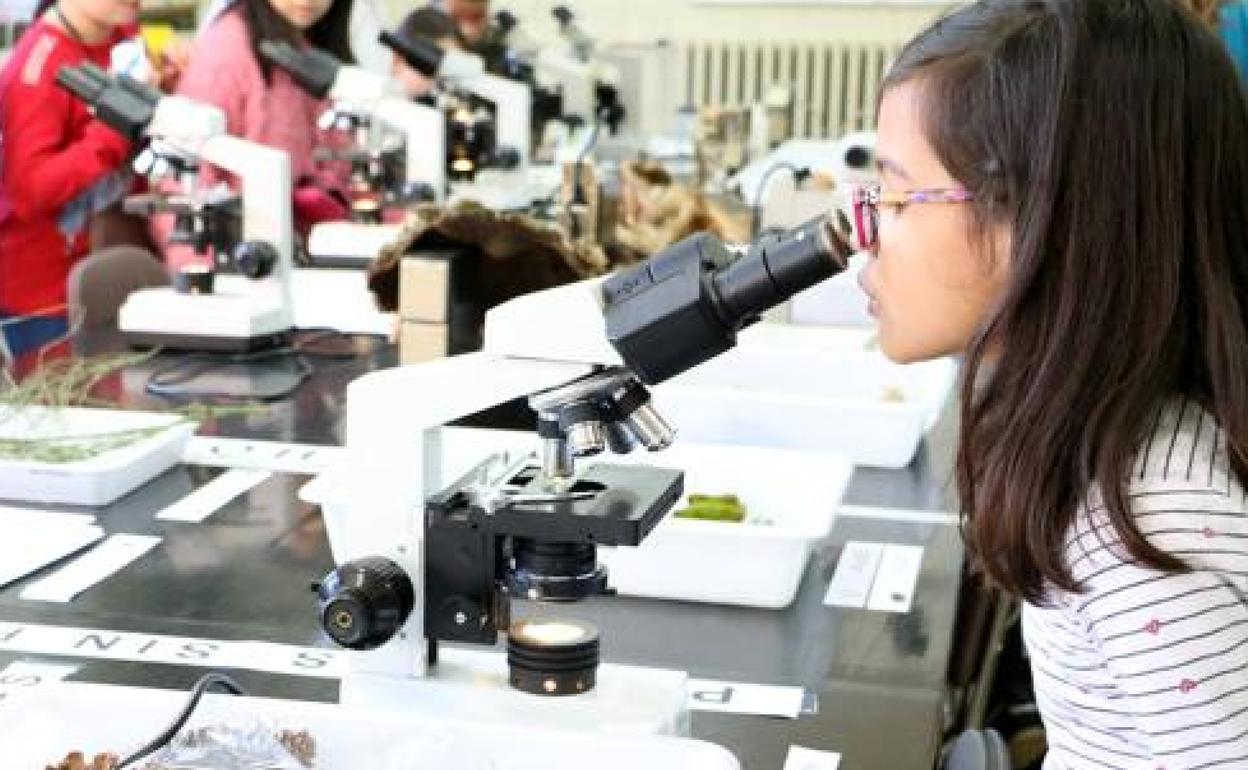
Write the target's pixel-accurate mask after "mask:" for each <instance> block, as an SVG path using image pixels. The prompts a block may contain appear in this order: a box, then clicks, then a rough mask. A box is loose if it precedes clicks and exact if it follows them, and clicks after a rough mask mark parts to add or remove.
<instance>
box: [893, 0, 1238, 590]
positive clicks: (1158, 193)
mask: <svg viewBox="0 0 1248 770" xmlns="http://www.w3.org/2000/svg"><path fill="white" fill-rule="evenodd" d="M907 81H914V82H916V83H919V84H920V88H921V93H922V94H923V98H924V104H925V110H924V112H925V114H924V124H925V134H926V136H927V138H928V140H929V141H930V142H931V144H932V146H933V147H934V148H935V149H936V151H937V153H938V155H939V156H940V158H941V160H942V162H943V164H944V166H945V167H946V168H947V169H948V170H949V171H950V172H951V173H952V174H953V176H954V177H955V178H956V179H957V180H958V181H959V182H961V183H962V184H964V185H966V187H967V188H968V189H970V190H971V191H973V192H974V194H975V196H976V198H975V203H974V204H972V206H973V208H972V211H973V212H974V216H973V220H974V221H975V222H976V225H975V226H973V229H975V230H976V231H977V232H979V233H980V234H985V235H986V227H987V226H988V225H991V224H994V223H1002V222H1004V223H1007V224H1008V225H1009V226H1010V227H1011V231H1012V235H1013V237H1012V244H1011V253H1010V254H1009V255H1008V259H1009V260H1010V262H1009V270H1010V278H1009V280H1008V285H1007V287H1006V289H1005V290H1004V294H1003V297H1002V298H1001V299H1000V302H999V304H998V305H997V306H996V307H995V308H994V309H993V311H992V312H991V313H990V314H989V317H988V318H987V319H986V320H985V321H984V323H983V324H982V326H981V328H980V329H979V330H978V333H977V334H976V336H975V338H974V340H973V341H972V342H971V343H970V346H969V349H968V350H967V352H966V366H965V370H966V380H965V383H964V385H963V389H962V393H961V415H962V434H961V438H960V443H959V447H958V458H957V471H956V474H957V482H958V491H959V493H960V495H961V504H962V507H963V511H964V514H965V524H964V535H965V538H966V542H967V545H968V549H969V552H970V554H971V556H972V560H973V563H974V564H975V565H976V566H978V567H979V568H980V569H981V570H982V571H983V572H984V573H986V575H987V576H988V578H989V579H990V580H991V581H992V582H994V583H995V584H997V585H999V586H1001V587H1003V588H1005V589H1007V590H1010V591H1013V592H1015V593H1018V594H1021V595H1022V596H1024V597H1025V598H1027V599H1028V600H1030V601H1033V602H1043V601H1045V599H1046V594H1045V589H1046V586H1048V585H1054V586H1057V587H1059V588H1061V589H1064V590H1067V591H1078V590H1079V588H1080V586H1079V585H1078V584H1077V583H1076V581H1075V580H1074V578H1073V576H1072V574H1071V571H1070V569H1069V565H1068V562H1067V559H1066V557H1065V544H1066V541H1067V538H1068V537H1069V534H1070V529H1071V526H1072V524H1073V522H1074V520H1075V516H1076V514H1077V510H1078V506H1079V505H1080V503H1081V502H1083V501H1085V500H1086V499H1087V498H1086V495H1088V494H1089V492H1090V491H1092V490H1099V492H1100V494H1101V496H1102V499H1103V503H1104V505H1105V507H1106V510H1107V514H1108V517H1109V520H1110V521H1111V523H1112V525H1113V529H1114V530H1115V533H1116V538H1117V539H1118V540H1119V541H1120V542H1121V544H1122V546H1123V547H1125V549H1126V551H1127V552H1128V553H1129V555H1130V557H1131V558H1132V559H1133V560H1134V561H1137V562H1139V563H1141V564H1143V565H1147V566H1149V567H1153V568H1156V569H1160V570H1166V571H1181V570H1183V569H1185V565H1184V564H1183V562H1181V561H1180V560H1179V559H1177V558H1176V557H1175V556H1173V555H1171V554H1167V553H1165V552H1164V551H1161V550H1159V549H1158V548H1156V547H1155V546H1153V545H1152V544H1150V543H1149V542H1148V541H1147V540H1146V539H1145V538H1144V537H1143V535H1142V534H1141V533H1140V531H1139V529H1138V528H1137V527H1136V526H1135V524H1134V523H1133V520H1132V514H1131V511H1130V508H1129V506H1128V503H1127V498H1126V494H1127V493H1126V490H1125V482H1126V480H1127V477H1128V474H1129V473H1130V472H1131V467H1132V463H1133V460H1134V459H1135V458H1136V456H1137V452H1138V451H1139V448H1140V445H1141V442H1142V440H1143V439H1144V437H1145V435H1146V434H1147V432H1148V431H1149V430H1150V429H1151V428H1152V425H1153V420H1154V418H1155V415H1156V414H1157V410H1158V409H1159V408H1160V407H1161V405H1162V404H1163V403H1164V402H1165V401H1166V400H1167V399H1168V398H1170V397H1173V396H1176V395H1183V396H1186V397H1188V398H1190V399H1192V400H1194V401H1195V402H1197V403H1199V404H1201V405H1202V406H1203V407H1204V408H1205V409H1207V410H1208V412H1209V413H1210V414H1211V415H1212V416H1213V417H1214V418H1215V419H1216V420H1217V421H1218V423H1219V425H1220V427H1221V429H1222V431H1223V435H1224V436H1225V439H1226V446H1225V447H1224V449H1225V451H1226V452H1227V456H1228V457H1229V461H1230V464H1231V468H1232V470H1233V472H1234V473H1235V474H1236V475H1237V476H1238V477H1239V478H1240V479H1241V480H1245V479H1248V335H1246V333H1245V322H1246V319H1245V310H1246V309H1248V105H1246V103H1245V96H1244V92H1243V91H1242V90H1241V87H1240V83H1239V80H1238V77H1237V74H1236V71H1235V69H1234V65H1233V64H1232V63H1231V61H1230V59H1229V58H1228V56H1227V54H1226V53H1225V52H1224V50H1223V48H1222V45H1221V44H1220V42H1219V41H1218V39H1217V38H1216V37H1214V35H1213V34H1211V33H1210V32H1209V30H1208V29H1207V28H1206V27H1205V26H1203V25H1202V24H1201V23H1200V22H1199V21H1197V20H1196V18H1195V17H1194V16H1193V15H1192V14H1191V13H1190V12H1189V11H1186V10H1184V9H1182V8H1180V7H1179V6H1178V5H1177V4H1176V3H1174V2H1173V0H984V1H982V2H978V3H975V4H974V5H971V6H969V7H967V8H965V9H962V10H959V11H957V12H955V13H953V14H952V15H951V16H948V17H947V18H945V19H943V20H941V21H938V22H936V23H935V24H934V25H933V26H931V27H930V28H928V29H927V30H926V31H924V32H923V33H921V34H920V35H919V36H918V37H917V38H915V39H914V40H913V41H912V42H910V43H909V44H908V45H907V46H906V48H905V49H904V50H903V51H902V52H901V54H900V56H899V58H898V60H897V62H896V64H895V65H894V67H893V68H892V70H891V71H890V73H889V75H888V77H887V78H886V81H885V84H884V89H885V90H887V89H888V88H889V87H891V86H894V85H897V84H899V83H902V82H907ZM990 352H991V356H990V360H991V363H988V361H989V355H988V354H989V353H990ZM1219 451H1220V450H1219Z"/></svg>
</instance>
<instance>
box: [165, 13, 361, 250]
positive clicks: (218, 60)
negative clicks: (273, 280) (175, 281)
mask: <svg viewBox="0 0 1248 770" xmlns="http://www.w3.org/2000/svg"><path fill="white" fill-rule="evenodd" d="M351 2H352V0H236V1H235V2H234V3H233V4H232V5H231V6H230V7H229V8H228V9H227V10H226V11H224V12H223V13H222V14H221V15H220V16H218V17H217V18H216V19H214V20H213V21H212V23H211V24H210V25H209V26H208V27H207V28H206V29H204V30H203V32H201V33H200V35H199V37H198V38H196V40H195V43H194V46H193V47H192V49H191V53H190V61H189V63H188V65H187V68H186V71H185V72H184V73H183V74H182V77H181V80H180V81H179V83H178V93H179V94H182V95H183V96H186V97H188V98H190V99H193V100H195V101H198V102H202V103H204V104H212V105H215V106H217V107H220V108H221V109H222V111H224V112H225V118H226V130H227V131H228V132H229V133H230V134H231V135H232V136H237V137H240V138H243V139H247V140H250V141H253V142H258V143H260V144H264V145H268V146H270V147H275V148H277V149H279V150H285V151H286V153H287V154H289V156H290V169H291V175H292V177H293V178H292V180H291V181H292V183H293V185H294V189H295V198H294V202H293V205H294V219H295V229H296V231H297V232H298V233H300V234H302V235H305V236H306V234H307V231H308V228H310V227H311V226H312V225H314V224H316V223H317V222H319V221H325V220H332V219H346V218H347V217H348V208H347V205H346V195H345V193H346V189H347V181H348V180H347V177H346V174H345V173H344V172H343V170H342V169H341V168H340V167H338V166H335V167H332V168H328V169H319V170H318V168H317V166H316V164H315V163H314V160H313V156H314V152H315V150H316V148H317V147H318V146H321V145H333V144H334V143H335V142H334V139H333V137H330V136H326V135H325V132H322V131H321V130H320V129H319V128H318V126H317V119H318V118H319V117H320V115H321V113H322V112H324V111H325V109H326V107H327V106H328V105H327V104H326V103H325V102H324V101H321V100H319V99H316V98H314V97H312V96H309V95H308V94H307V93H306V92H305V91H304V90H303V89H302V88H300V87H299V85H298V84H296V83H295V81H294V80H293V79H292V78H291V77H290V75H288V74H287V73H286V72H284V71H283V70H281V69H280V68H278V67H276V66H274V65H272V64H270V63H269V62H267V61H266V60H265V59H264V58H263V57H261V56H260V54H259V42H260V41H261V40H266V39H268V40H284V41H287V42H290V43H292V44H294V45H296V46H308V45H311V46H314V47H317V48H320V49H322V50H325V51H326V52H328V53H330V54H332V55H334V56H335V57H336V58H338V59H339V60H340V61H344V62H348V63H351V62H354V57H353V55H352V52H351V49H350V45H349V42H348V21H349V18H350V15H351ZM227 177H228V175H225V174H224V173H223V172H221V171H220V170H218V169H216V168H213V167H211V166H208V165H205V166H204V167H203V168H202V169H201V172H200V183H201V184H203V185H212V184H214V183H216V182H217V181H219V180H221V179H223V178H227ZM228 181H230V182H231V183H235V182H236V180H228ZM171 229H172V217H170V216H167V215H166V216H158V217H154V218H153V234H154V237H155V239H156V242H157V243H160V244H166V243H167V241H168V236H169V233H170V231H171ZM165 256H166V260H167V261H168V262H169V265H170V267H171V268H173V269H177V268H179V267H181V266H182V265H185V264H187V263H188V262H194V261H198V260H199V259H200V258H199V257H197V256H196V255H194V254H192V253H191V251H190V249H189V248H187V247H178V246H167V247H166V249H165Z"/></svg>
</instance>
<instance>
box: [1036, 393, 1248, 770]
mask: <svg viewBox="0 0 1248 770" xmlns="http://www.w3.org/2000/svg"><path fill="white" fill-rule="evenodd" d="M1151 427H1152V430H1151V431H1149V435H1148V438H1147V440H1146V441H1145V442H1144V443H1143V445H1142V446H1141V451H1140V452H1139V453H1138V457H1137V459H1136V463H1135V467H1134V468H1133V469H1132V473H1131V477H1130V479H1129V482H1128V484H1127V490H1126V491H1127V494H1128V502H1129V503H1130V505H1131V509H1132V513H1133V514H1134V518H1135V523H1136V526H1137V528H1138V529H1139V530H1140V532H1141V534H1143V535H1144V537H1145V538H1146V539H1147V540H1148V541H1149V542H1150V543H1152V544H1153V545H1154V546H1156V547H1157V548H1159V549H1160V550H1162V551H1165V552H1168V553H1170V554H1173V555H1175V556H1177V557H1179V558H1181V559H1182V560H1183V561H1184V562H1186V563H1187V564H1188V565H1189V566H1190V567H1191V571H1190V572H1187V573H1184V574H1175V575H1171V574H1166V573H1163V572H1159V571H1157V570H1154V569H1150V568H1148V567H1145V566H1142V565H1140V564H1138V563H1136V562H1135V561H1134V560H1133V559H1132V558H1131V557H1130V556H1129V554H1127V552H1126V549H1125V548H1124V547H1123V545H1122V543H1121V541H1120V540H1119V539H1118V537H1117V536H1116V534H1115V533H1114V530H1113V528H1112V525H1111V524H1110V521H1109V516H1108V514H1107V513H1106V512H1105V509H1104V507H1103V506H1102V505H1101V498H1100V495H1099V494H1098V492H1097V491H1096V490H1093V492H1092V493H1091V494H1090V495H1089V499H1088V501H1087V503H1086V505H1085V506H1083V507H1082V508H1081V509H1080V511H1079V513H1078V516H1077V517H1076V521H1075V523H1074V525H1073V526H1072V529H1071V532H1070V535H1069V538H1068V541H1067V548H1066V557H1067V560H1068V563H1069V565H1070V567H1071V570H1072V571H1073V573H1074V577H1075V579H1076V580H1078V581H1079V582H1080V584H1081V585H1082V586H1083V587H1084V589H1085V590H1084V592H1082V593H1077V594H1067V593H1064V592H1061V591H1058V590H1056V589H1054V590H1052V591H1050V594H1049V597H1048V602H1046V604H1048V605H1050V606H1033V605H1026V606H1024V608H1023V634H1024V638H1025V639H1026V643H1027V648H1028V652H1029V654H1030V657H1031V665H1032V672H1033V675H1034V680H1035V691H1036V702H1037V705H1038V706H1039V707H1040V711H1041V714H1042V716H1043V718H1044V724H1045V730H1046V733H1047V735H1048V742H1049V754H1048V757H1047V759H1046V761H1045V765H1044V767H1045V770H1101V769H1102V768H1111V769H1112V770H1203V768H1248V498H1246V496H1245V490H1244V487H1243V486H1242V485H1241V484H1240V482H1239V480H1238V479H1236V478H1235V475H1234V473H1233V472H1232V471H1231V469H1230V464H1229V462H1228V460H1227V454H1226V439H1225V436H1224V435H1223V433H1222V431H1221V429H1220V428H1219V427H1218V426H1217V425H1216V423H1215V422H1214V420H1213V419H1212V417H1211V416H1210V415H1209V414H1208V413H1206V412H1205V411H1204V410H1203V409H1201V408H1200V407H1198V406H1197V405H1196V404H1195V403H1194V402H1191V401H1186V400H1184V401H1179V400H1175V401H1173V402H1171V403H1170V404H1168V405H1167V406H1166V407H1165V408H1163V409H1161V410H1159V412H1158V413H1157V415H1156V417H1155V418H1154V420H1153V424H1152V426H1151Z"/></svg>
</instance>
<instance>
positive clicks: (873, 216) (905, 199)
mask: <svg viewBox="0 0 1248 770" xmlns="http://www.w3.org/2000/svg"><path fill="white" fill-rule="evenodd" d="M974 198H975V196H974V195H972V194H971V192H970V191H969V190H964V189H962V188H960V187H959V188H943V189H942V188H927V189H922V190H906V191H905V192H895V193H891V192H884V191H883V190H881V189H880V186H879V185H863V186H861V187H857V188H855V189H854V197H853V204H854V233H855V235H856V240H857V241H858V243H857V246H858V248H859V250H861V251H869V250H871V249H873V248H875V245H876V243H878V242H879V237H880V206H904V205H906V204H907V203H966V202H967V201H970V200H974Z"/></svg>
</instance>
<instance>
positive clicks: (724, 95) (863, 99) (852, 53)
mask: <svg viewBox="0 0 1248 770" xmlns="http://www.w3.org/2000/svg"><path fill="white" fill-rule="evenodd" d="M682 46H683V51H682V54H683V55H682V56H681V57H680V59H681V62H680V66H681V67H682V70H683V72H682V76H683V82H684V84H685V91H684V94H683V95H684V100H685V103H686V104H692V105H695V106H698V107H733V106H747V105H750V104H754V103H756V102H758V101H760V100H761V99H762V97H763V95H764V93H765V92H766V89H767V88H768V87H769V86H771V85H773V84H780V85H784V86H789V87H792V89H793V136H795V137H799V138H814V139H822V138H837V137H840V136H842V135H844V134H846V133H848V132H850V131H860V130H863V129H870V128H874V126H875V100H876V91H877V90H878V88H879V85H880V81H881V80H882V79H883V77H884V74H885V73H886V72H887V67H888V64H889V63H890V62H891V61H892V60H893V58H894V57H895V56H896V54H897V51H898V49H899V48H900V46H901V43H900V42H897V43H871V42H865V43H863V42H831V43H808V42H792V43H785V42H763V43H759V42H756V41H726V40H715V41H689V42H686V43H683V44H682Z"/></svg>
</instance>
